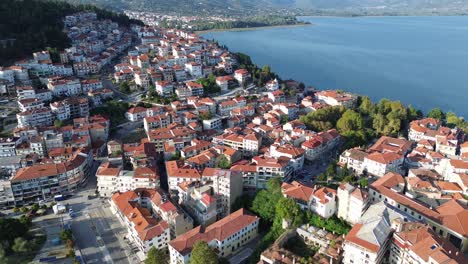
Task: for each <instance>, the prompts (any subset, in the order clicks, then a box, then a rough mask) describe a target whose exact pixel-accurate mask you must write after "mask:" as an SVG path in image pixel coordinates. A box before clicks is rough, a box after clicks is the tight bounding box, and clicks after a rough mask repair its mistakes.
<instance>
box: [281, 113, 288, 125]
mask: <svg viewBox="0 0 468 264" xmlns="http://www.w3.org/2000/svg"><path fill="white" fill-rule="evenodd" d="M288 121H289V118H288V116H287V115H282V116H281V121H280V124H282V125H284V124H286V123H287V122H288Z"/></svg>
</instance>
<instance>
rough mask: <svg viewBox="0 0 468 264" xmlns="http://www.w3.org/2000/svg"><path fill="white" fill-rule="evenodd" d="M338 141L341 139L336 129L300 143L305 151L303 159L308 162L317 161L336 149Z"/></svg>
mask: <svg viewBox="0 0 468 264" xmlns="http://www.w3.org/2000/svg"><path fill="white" fill-rule="evenodd" d="M340 141H341V137H340V134H339V133H338V131H336V129H331V130H328V131H324V132H320V133H318V134H317V135H314V136H312V137H311V138H310V139H309V140H307V141H305V142H304V143H302V148H303V149H304V150H305V158H306V159H307V160H308V161H314V160H317V159H318V158H320V157H321V156H322V155H323V154H325V153H326V152H329V151H332V150H333V149H335V148H336V147H338V146H339V144H340Z"/></svg>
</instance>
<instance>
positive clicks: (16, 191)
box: [10, 152, 93, 205]
mask: <svg viewBox="0 0 468 264" xmlns="http://www.w3.org/2000/svg"><path fill="white" fill-rule="evenodd" d="M92 161H93V155H92V154H91V153H90V152H77V153H76V154H75V155H74V157H73V158H72V159H71V160H70V161H67V162H64V163H59V164H37V165H33V166H31V167H25V168H21V169H19V170H18V171H17V172H16V175H15V176H13V177H12V178H11V180H10V182H11V188H12V190H13V196H14V197H15V202H16V204H20V205H21V204H29V203H33V202H37V201H38V200H42V199H50V198H53V197H54V196H55V195H57V194H68V193H70V192H72V191H73V190H76V189H77V187H78V186H79V184H81V183H83V182H85V181H86V180H87V177H88V175H89V171H90V168H91V163H92Z"/></svg>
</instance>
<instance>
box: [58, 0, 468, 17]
mask: <svg viewBox="0 0 468 264" xmlns="http://www.w3.org/2000/svg"><path fill="white" fill-rule="evenodd" d="M65 1H68V2H71V3H80V4H83V3H86V4H93V3H95V4H97V5H99V6H100V7H103V8H108V9H116V10H125V9H128V10H135V11H154V12H165V13H172V14H183V15H188V14H199V15H201V14H217V15H252V14H258V13H278V12H284V11H288V10H289V11H294V12H295V13H308V14H321V13H342V14H352V13H356V14H386V13H393V14H464V13H467V11H468V2H467V1H460V0H436V1H435V0H255V1H251V0H65Z"/></svg>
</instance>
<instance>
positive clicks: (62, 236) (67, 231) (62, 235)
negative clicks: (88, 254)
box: [60, 229, 73, 242]
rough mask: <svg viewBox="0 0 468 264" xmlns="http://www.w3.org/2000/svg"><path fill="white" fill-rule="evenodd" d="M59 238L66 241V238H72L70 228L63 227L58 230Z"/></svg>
mask: <svg viewBox="0 0 468 264" xmlns="http://www.w3.org/2000/svg"><path fill="white" fill-rule="evenodd" d="M60 239H61V240H62V241H63V242H66V241H67V240H70V239H73V233H72V231H71V230H70V229H64V230H62V231H61V232H60Z"/></svg>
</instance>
